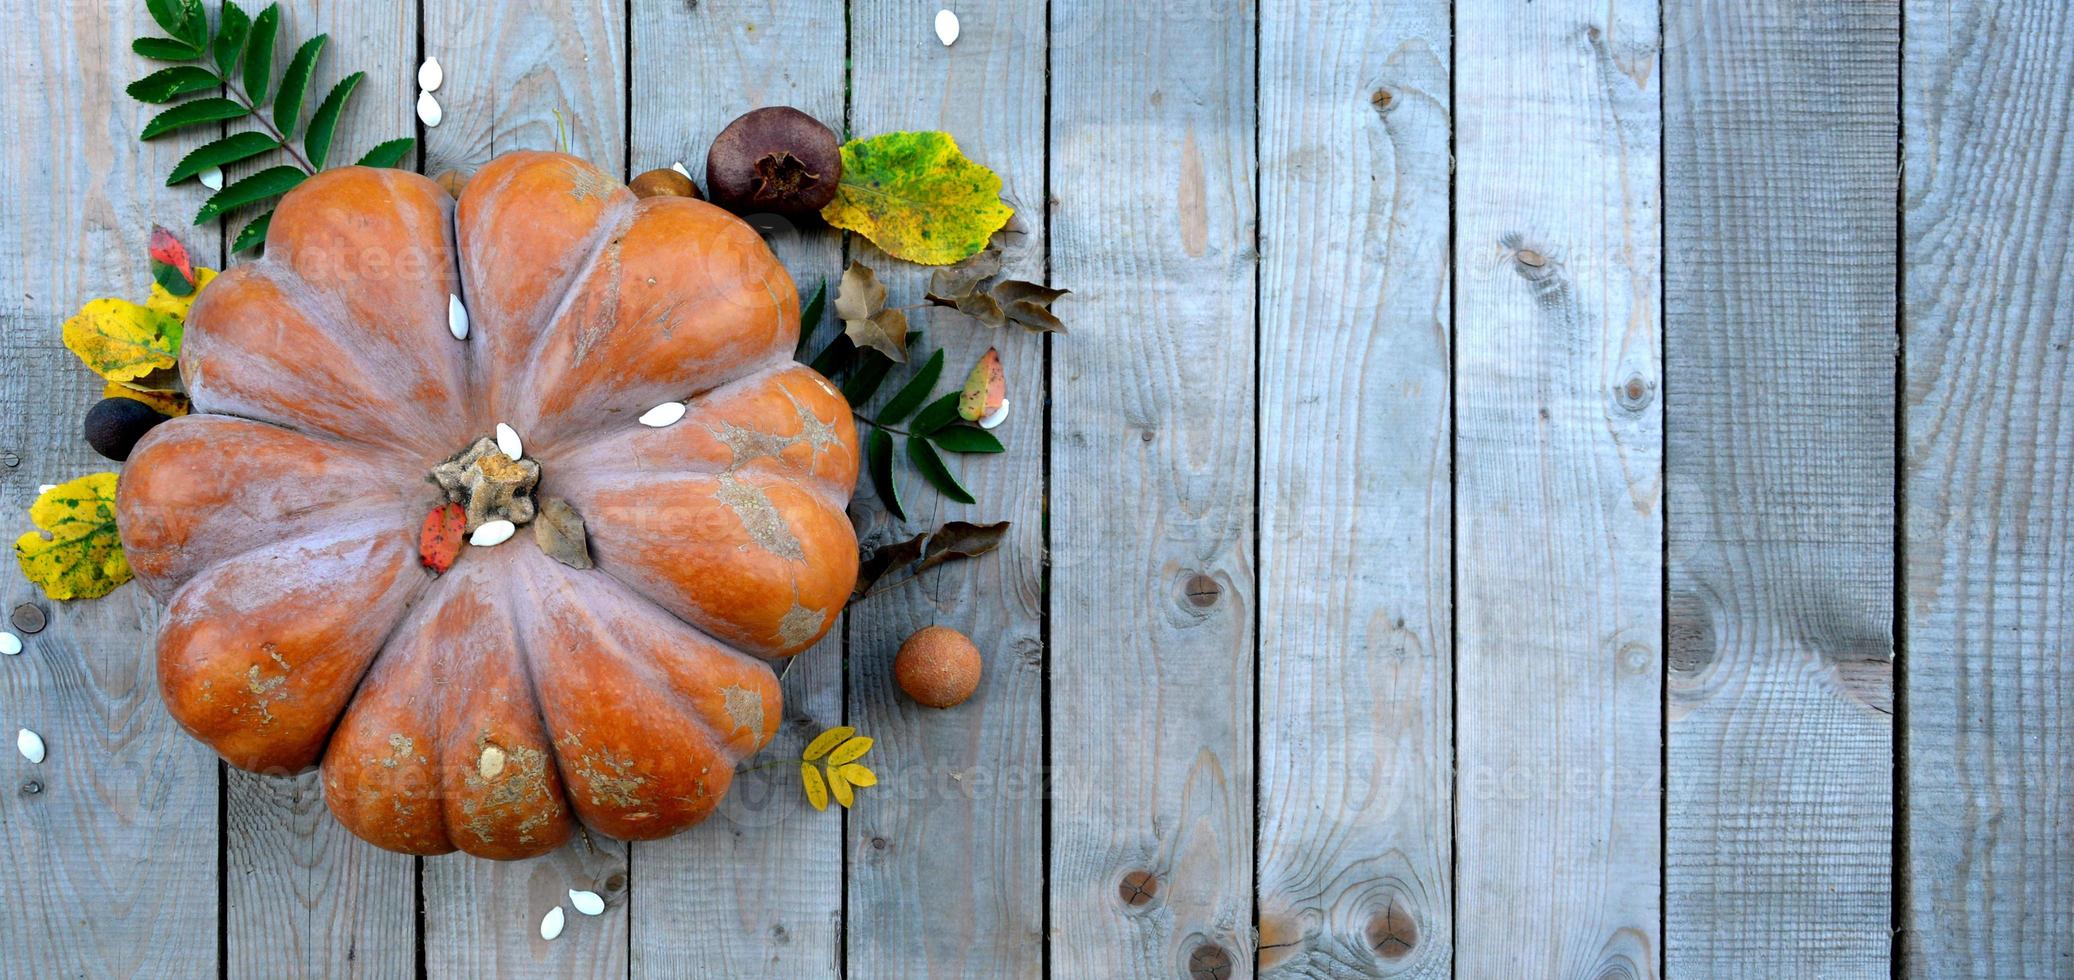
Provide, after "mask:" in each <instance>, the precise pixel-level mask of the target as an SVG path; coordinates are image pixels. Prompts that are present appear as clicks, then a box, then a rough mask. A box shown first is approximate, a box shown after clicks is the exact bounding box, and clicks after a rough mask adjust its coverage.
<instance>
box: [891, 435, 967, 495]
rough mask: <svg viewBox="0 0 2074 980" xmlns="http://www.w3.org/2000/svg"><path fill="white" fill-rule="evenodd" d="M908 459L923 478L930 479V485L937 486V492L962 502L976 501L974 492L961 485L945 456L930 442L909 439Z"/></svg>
mask: <svg viewBox="0 0 2074 980" xmlns="http://www.w3.org/2000/svg"><path fill="white" fill-rule="evenodd" d="M907 459H908V462H911V463H913V464H915V469H916V471H918V472H920V473H921V474H922V479H924V480H927V481H929V485H930V486H932V487H935V488H936V492H937V493H940V494H943V495H944V496H946V497H949V498H951V499H952V500H955V501H957V502H959V503H961V504H969V503H974V502H975V501H974V500H973V499H972V494H971V493H969V492H967V491H966V489H965V488H964V487H963V486H961V485H959V483H958V478H957V477H955V476H953V475H951V470H950V467H948V466H945V465H944V464H943V457H942V456H939V455H937V454H936V449H935V448H934V447H932V446H930V445H929V443H928V442H926V441H924V440H921V439H909V440H908V441H907Z"/></svg>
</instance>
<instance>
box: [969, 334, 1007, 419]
mask: <svg viewBox="0 0 2074 980" xmlns="http://www.w3.org/2000/svg"><path fill="white" fill-rule="evenodd" d="M1007 401H1008V375H1007V374H1005V373H1003V372H1002V370H1001V353H1000V352H999V351H996V350H995V349H993V348H992V347H989V348H987V352H986V353H985V354H983V355H981V356H980V359H979V363H978V364H975V365H973V367H972V373H971V374H970V375H967V376H966V378H965V391H964V393H963V394H962V395H960V396H959V397H958V416H959V417H960V418H963V419H964V420H966V421H967V422H977V421H979V420H981V419H984V418H988V417H990V416H992V415H993V414H994V413H995V412H998V411H1000V410H1001V406H1002V405H1004V404H1006V403H1007Z"/></svg>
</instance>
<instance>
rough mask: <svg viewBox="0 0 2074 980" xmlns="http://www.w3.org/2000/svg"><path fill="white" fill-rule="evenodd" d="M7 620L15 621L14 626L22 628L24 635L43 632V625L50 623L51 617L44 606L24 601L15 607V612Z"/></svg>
mask: <svg viewBox="0 0 2074 980" xmlns="http://www.w3.org/2000/svg"><path fill="white" fill-rule="evenodd" d="M7 621H8V622H10V623H13V624H14V628H15V629H17V630H20V631H21V633H22V635H23V636H33V635H35V634H37V633H41V632H43V627H45V626H47V625H49V624H50V617H49V616H48V615H47V614H45V613H44V611H43V607H42V606H39V605H37V604H35V603H33V602H24V603H22V604H21V605H19V606H16V607H14V614H13V615H11V616H9V617H7Z"/></svg>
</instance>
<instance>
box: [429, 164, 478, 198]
mask: <svg viewBox="0 0 2074 980" xmlns="http://www.w3.org/2000/svg"><path fill="white" fill-rule="evenodd" d="M470 176H471V175H469V174H464V173H462V172H460V171H459V170H442V171H440V172H439V176H437V177H434V178H432V181H433V183H436V184H438V185H439V186H441V187H444V188H446V192H447V194H449V195H451V196H453V197H456V198H458V197H460V196H461V191H462V190H463V189H465V188H466V187H467V186H468V178H469V177H470Z"/></svg>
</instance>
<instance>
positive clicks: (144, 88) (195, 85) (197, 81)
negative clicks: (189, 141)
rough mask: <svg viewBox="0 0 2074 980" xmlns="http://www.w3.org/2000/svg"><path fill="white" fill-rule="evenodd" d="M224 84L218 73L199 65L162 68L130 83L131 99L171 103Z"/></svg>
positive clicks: (127, 90)
mask: <svg viewBox="0 0 2074 980" xmlns="http://www.w3.org/2000/svg"><path fill="white" fill-rule="evenodd" d="M221 84H223V83H222V82H221V81H220V80H218V79H217V77H216V73H214V72H212V71H210V70H209V69H207V68H202V67H200V66H197V65H175V66H174V67H171V68H162V69H159V70H158V71H155V72H152V73H151V74H149V75H146V76H144V77H143V78H140V79H137V80H136V81H134V82H131V83H130V86H129V88H126V89H124V90H123V91H125V92H128V93H129V96H130V98H133V99H136V100H137V101H139V102H150V103H154V104H155V103H162V102H171V101H173V100H174V99H177V98H179V97H180V96H183V95H187V94H188V93H191V92H205V91H208V90H209V89H213V88H215V87H217V86H218V85H221Z"/></svg>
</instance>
